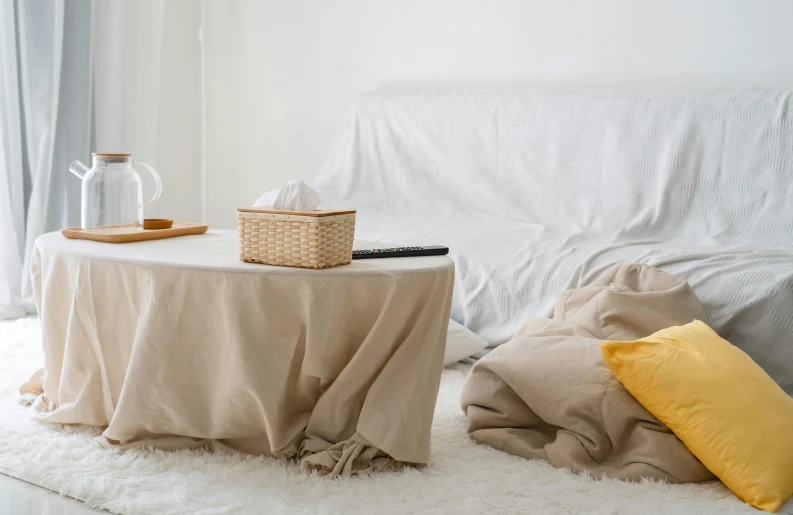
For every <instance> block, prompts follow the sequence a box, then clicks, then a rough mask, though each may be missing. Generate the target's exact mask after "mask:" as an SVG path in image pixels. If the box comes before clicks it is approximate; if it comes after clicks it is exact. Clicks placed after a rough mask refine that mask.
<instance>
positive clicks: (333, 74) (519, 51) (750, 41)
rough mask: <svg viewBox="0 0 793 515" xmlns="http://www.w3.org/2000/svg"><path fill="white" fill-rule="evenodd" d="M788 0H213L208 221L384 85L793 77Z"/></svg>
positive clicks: (304, 168)
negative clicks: (358, 98)
mask: <svg viewBox="0 0 793 515" xmlns="http://www.w3.org/2000/svg"><path fill="white" fill-rule="evenodd" d="M791 20H793V2H791V1H787V0H763V1H754V0H699V1H693V0H664V1H661V0H622V1H617V0H611V1H607V0H601V1H583V0H546V1H533V2H532V1H528V0H400V1H394V0H337V1H334V2H326V1H322V0H303V1H295V2H286V1H282V0H237V1H229V0H208V5H207V47H206V48H207V54H206V55H207V73H208V75H207V79H208V84H207V88H208V98H209V99H210V104H209V111H208V123H209V125H208V134H207V137H208V148H207V165H208V171H209V179H208V181H209V183H208V195H209V197H208V198H209V201H208V206H207V210H208V218H209V222H210V223H211V224H213V225H215V226H218V227H220V226H222V227H234V224H235V222H234V220H235V208H236V207H238V206H243V205H249V204H250V203H251V202H252V201H253V200H254V199H255V198H256V197H257V196H258V195H259V194H261V193H262V192H264V191H265V190H267V189H270V188H273V187H276V186H278V185H280V184H281V183H282V182H283V181H285V180H287V179H290V178H300V179H306V180H310V179H312V178H313V177H314V176H315V175H316V173H317V172H318V170H319V168H320V166H321V165H322V163H323V160H324V159H325V155H326V152H327V150H328V146H329V144H330V141H331V139H332V137H333V134H334V131H335V130H336V128H337V127H338V125H339V123H340V121H341V118H342V116H343V114H344V113H345V111H346V110H347V109H348V108H349V107H350V106H351V104H352V102H353V99H354V98H355V96H356V95H358V94H360V93H361V92H365V91H368V90H372V89H376V88H383V87H397V86H407V87H416V86H417V87H422V86H456V87H464V86H483V85H487V86H493V85H516V84H517V85H531V84H555V83H564V84H571V83H576V84H617V85H619V84H646V83H659V82H662V83H678V84H679V83H708V84H734V83H757V82H760V83H762V82H786V83H789V84H790V83H793V28H792V27H791Z"/></svg>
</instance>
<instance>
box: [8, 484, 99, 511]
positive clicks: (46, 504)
mask: <svg viewBox="0 0 793 515" xmlns="http://www.w3.org/2000/svg"><path fill="white" fill-rule="evenodd" d="M0 513H2V514H3V515H91V514H94V513H108V512H106V511H103V510H95V509H93V508H89V507H88V506H86V505H85V504H83V503H81V502H80V501H76V500H74V499H71V498H69V497H64V496H62V495H58V494H56V493H55V492H50V491H49V490H46V489H44V488H40V487H38V486H34V485H31V484H30V483H26V482H24V481H20V480H18V479H14V478H12V477H8V476H4V475H2V474H0Z"/></svg>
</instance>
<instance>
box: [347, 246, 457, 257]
mask: <svg viewBox="0 0 793 515" xmlns="http://www.w3.org/2000/svg"><path fill="white" fill-rule="evenodd" d="M448 253H449V247H442V246H440V245H433V246H430V247H394V248H390V249H361V250H353V251H352V258H353V259H373V258H391V257H414V256H445V255H446V254H448Z"/></svg>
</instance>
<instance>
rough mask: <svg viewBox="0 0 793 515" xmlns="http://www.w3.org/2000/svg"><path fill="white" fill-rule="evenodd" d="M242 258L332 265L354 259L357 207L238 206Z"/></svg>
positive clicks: (307, 265)
mask: <svg viewBox="0 0 793 515" xmlns="http://www.w3.org/2000/svg"><path fill="white" fill-rule="evenodd" d="M237 223H238V226H239V231H240V261H246V262H248V263H262V264H265V265H276V266H291V267H296V268H316V269H321V268H331V267H334V266H339V265H346V264H348V263H349V262H350V261H352V240H353V237H354V236H355V211H281V210H277V209H272V208H267V207H253V208H244V209H243V208H240V209H237Z"/></svg>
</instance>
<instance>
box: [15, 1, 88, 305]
mask: <svg viewBox="0 0 793 515" xmlns="http://www.w3.org/2000/svg"><path fill="white" fill-rule="evenodd" d="M92 10H93V2H92V1H91V0H77V1H70V2H65V1H64V0H24V1H23V0H8V1H6V2H3V3H2V4H0V77H2V78H1V79H0V135H1V136H2V137H0V318H11V317H17V316H23V315H25V314H27V313H32V312H34V311H35V306H34V305H33V302H32V299H31V288H30V279H29V277H28V274H27V273H25V272H26V270H27V267H28V261H29V258H30V254H31V250H32V248H33V243H34V241H35V239H36V238H37V237H38V236H39V235H41V234H43V233H45V232H48V231H52V230H56V229H58V228H60V227H62V226H64V225H65V224H67V223H70V222H71V223H74V221H75V220H77V218H78V217H79V197H78V196H76V195H75V192H76V191H77V190H76V189H75V188H79V185H77V186H75V185H70V184H69V183H67V182H66V181H65V178H66V177H65V175H66V167H67V166H68V163H69V162H70V161H71V160H74V159H86V158H87V156H88V142H89V135H90V123H89V121H90V86H91V18H92ZM75 199H77V202H75Z"/></svg>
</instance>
